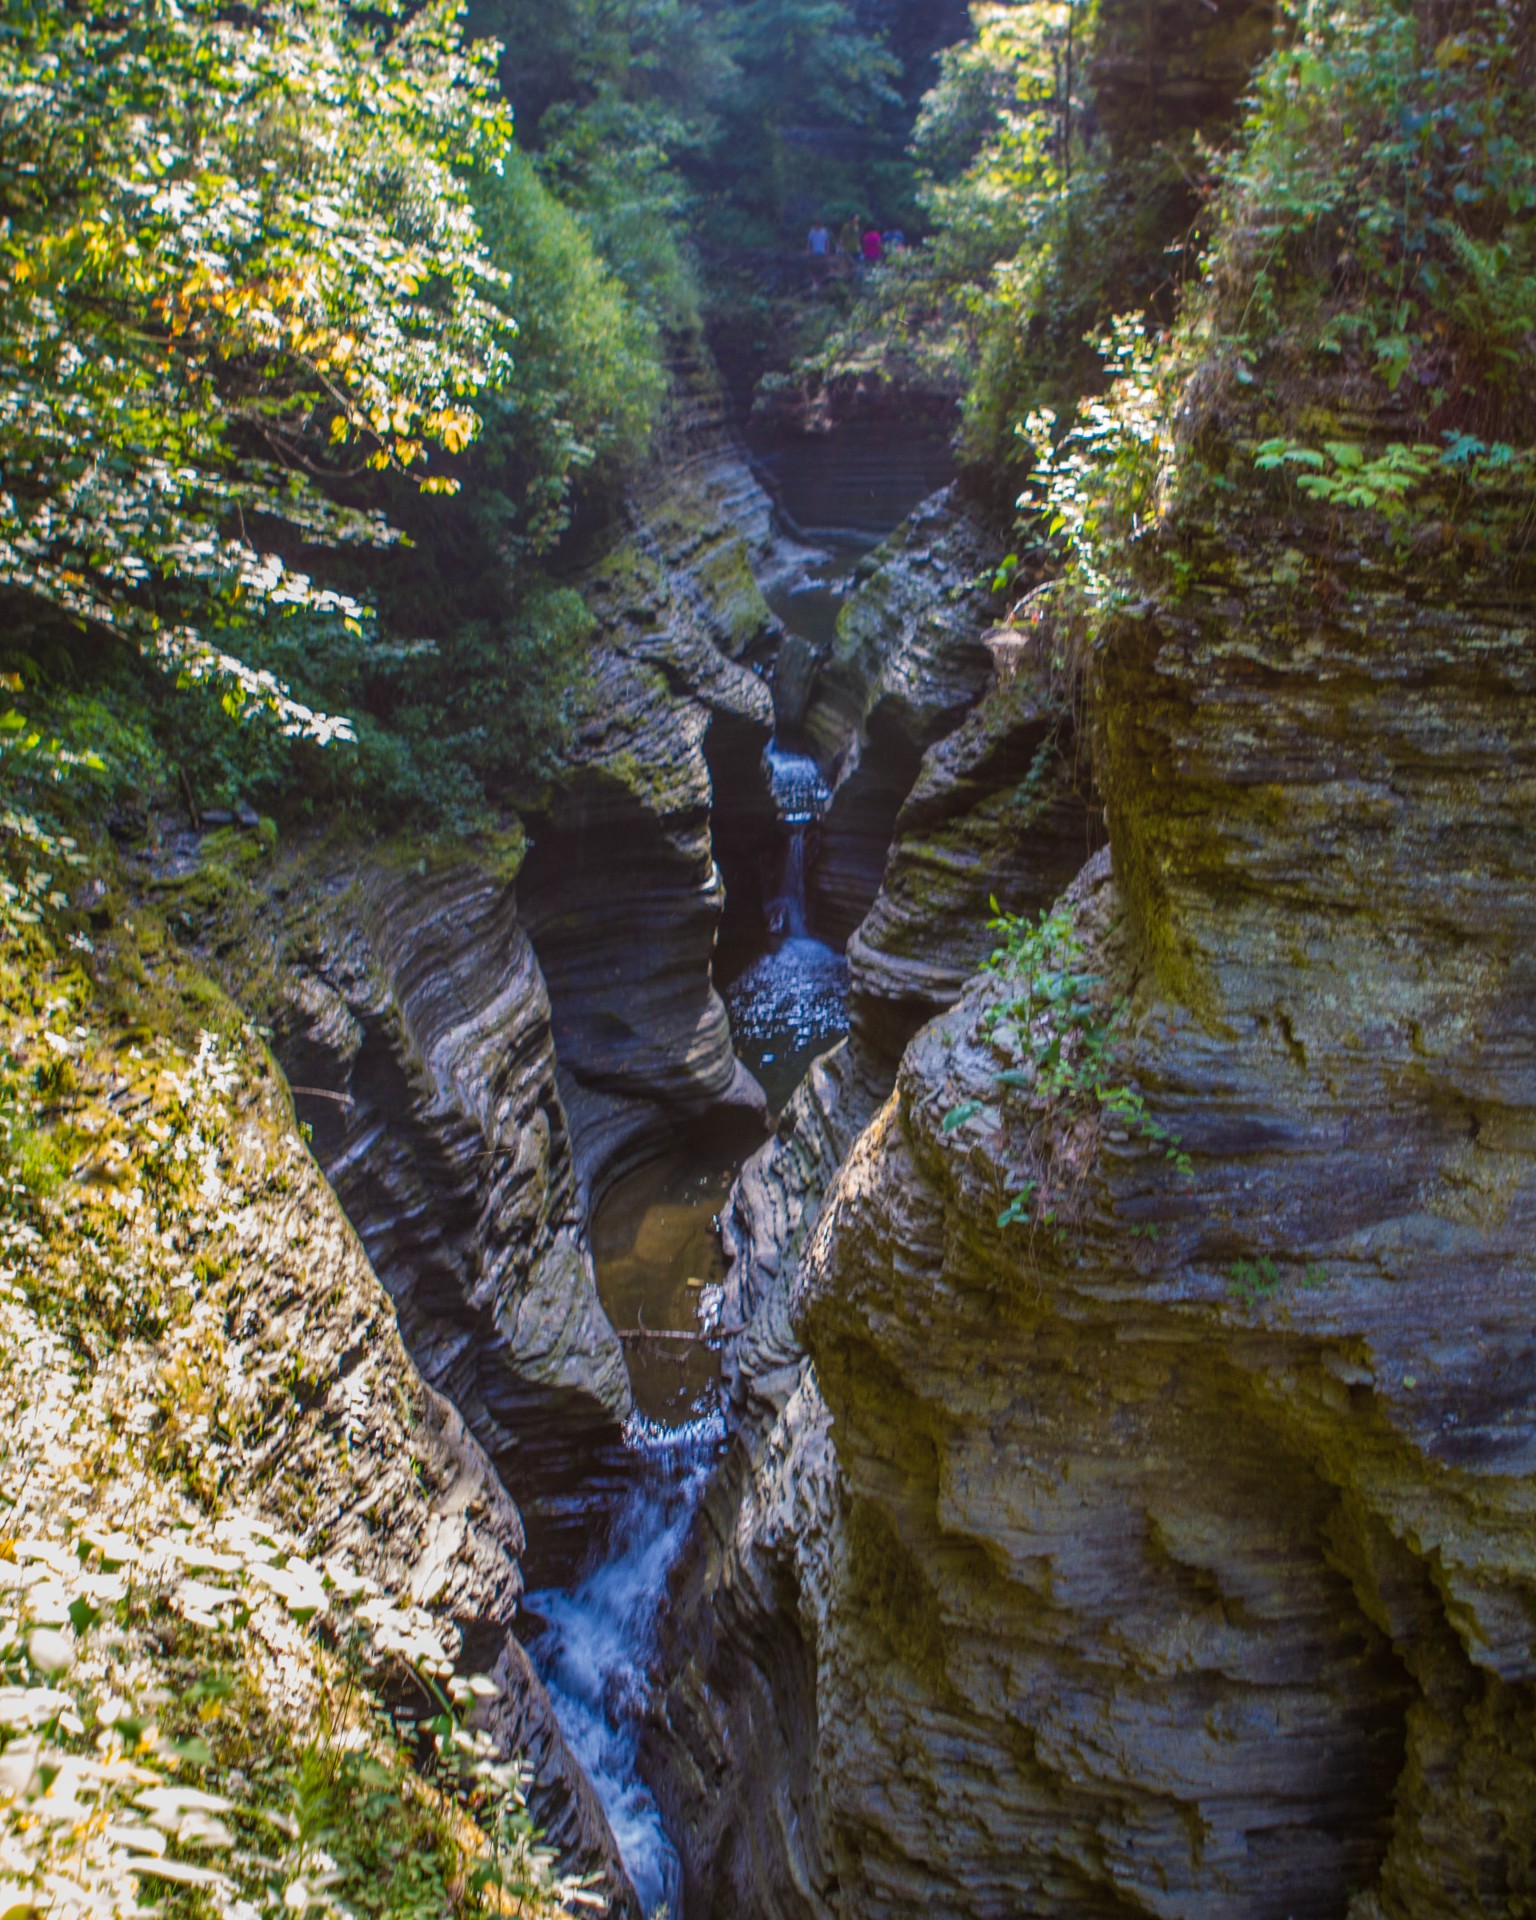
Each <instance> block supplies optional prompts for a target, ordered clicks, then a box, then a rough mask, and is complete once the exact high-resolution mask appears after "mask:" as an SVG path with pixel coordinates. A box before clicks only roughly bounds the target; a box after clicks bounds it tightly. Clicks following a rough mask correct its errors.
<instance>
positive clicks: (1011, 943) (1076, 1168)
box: [940, 901, 1192, 1229]
mask: <svg viewBox="0 0 1536 1920" xmlns="http://www.w3.org/2000/svg"><path fill="white" fill-rule="evenodd" d="M992 905H993V918H992V919H990V920H989V921H988V922H987V925H988V927H989V929H991V930H992V931H993V932H995V933H997V934H999V935H1000V936H1001V939H1000V942H999V945H998V946H997V947H996V948H995V949H994V951H993V953H992V955H991V957H990V959H989V960H988V961H987V963H986V970H987V971H988V972H989V973H992V974H995V975H997V976H998V978H999V979H1001V980H1002V981H1003V982H1005V983H1006V987H1007V992H1006V994H1005V996H1004V998H1002V999H1001V1000H1000V1001H999V1002H998V1003H997V1004H995V1005H994V1006H992V1007H990V1008H989V1009H988V1011H987V1013H986V1015H985V1017H984V1020H983V1031H984V1032H985V1033H986V1034H987V1035H988V1036H989V1037H990V1039H991V1041H992V1044H993V1046H994V1048H995V1049H996V1050H997V1051H998V1052H999V1053H1000V1054H1002V1055H1003V1057H1004V1058H1006V1059H1007V1061H1008V1062H1009V1064H1008V1065H1007V1066H1005V1067H1003V1068H1002V1069H1000V1070H999V1072H998V1073H997V1074H996V1075H995V1076H994V1084H995V1085H996V1086H997V1088H998V1089H999V1094H1000V1098H1001V1100H1002V1101H1003V1102H1004V1103H1006V1102H1007V1101H1008V1100H1009V1098H1010V1096H1013V1097H1016V1098H1019V1099H1021V1100H1022V1102H1023V1105H1024V1108H1025V1109H1026V1110H1027V1112H1028V1114H1029V1117H1030V1126H1031V1153H1032V1157H1033V1159H1034V1163H1035V1164H1036V1166H1037V1167H1038V1169H1039V1171H1038V1173H1037V1174H1036V1175H1035V1176H1033V1177H1031V1178H1030V1179H1029V1180H1027V1181H1026V1182H1025V1183H1024V1184H1023V1185H1022V1186H1021V1187H1019V1188H1018V1189H1017V1190H1016V1191H1015V1192H1014V1193H1012V1194H1011V1195H1010V1196H1009V1198H1008V1201H1007V1204H1006V1205H1005V1206H1004V1208H1003V1210H1002V1212H1001V1213H1000V1214H999V1216H998V1222H997V1224H998V1225H999V1226H1000V1227H1008V1226H1012V1225H1014V1224H1016V1223H1018V1222H1021V1221H1023V1222H1028V1223H1030V1224H1032V1225H1037V1226H1046V1227H1050V1228H1053V1229H1059V1225H1060V1216H1061V1212H1062V1209H1063V1207H1064V1205H1065V1204H1066V1202H1067V1200H1068V1199H1069V1197H1070V1191H1071V1187H1072V1185H1073V1183H1074V1181H1075V1180H1076V1179H1077V1178H1079V1177H1080V1176H1081V1172H1082V1169H1083V1168H1084V1167H1085V1166H1086V1164H1087V1157H1086V1148H1087V1144H1088V1138H1089V1136H1090V1135H1092V1136H1093V1137H1095V1138H1096V1137H1097V1135H1098V1133H1099V1132H1100V1131H1101V1130H1102V1129H1104V1128H1110V1129H1113V1130H1116V1131H1120V1132H1124V1133H1126V1134H1130V1135H1132V1136H1134V1137H1136V1138H1138V1139H1140V1140H1143V1141H1145V1142H1146V1143H1147V1144H1148V1145H1150V1146H1153V1147H1155V1148H1157V1149H1158V1150H1159V1151H1160V1152H1161V1153H1162V1154H1163V1156H1164V1158H1165V1159H1167V1160H1168V1161H1169V1162H1171V1163H1172V1165H1173V1166H1174V1168H1175V1169H1176V1171H1178V1172H1179V1173H1181V1174H1186V1175H1187V1174H1189V1173H1190V1172H1191V1171H1192V1166H1191V1162H1190V1160H1189V1157H1188V1155H1187V1154H1185V1153H1184V1152H1183V1151H1182V1149H1181V1148H1180V1146H1179V1143H1178V1141H1177V1140H1175V1139H1174V1138H1173V1136H1172V1135H1171V1134H1170V1133H1169V1132H1168V1130H1167V1128H1166V1127H1164V1126H1163V1125H1162V1124H1161V1123H1160V1122H1159V1121H1157V1120H1156V1119H1155V1118H1154V1116H1153V1115H1152V1114H1151V1113H1150V1112H1149V1111H1148V1109H1147V1106H1146V1102H1145V1100H1144V1099H1143V1098H1142V1096H1141V1095H1140V1094H1139V1093H1138V1092H1137V1091H1136V1090H1135V1089H1134V1088H1132V1087H1130V1086H1127V1085H1125V1084H1124V1083H1122V1082H1119V1081H1117V1080H1116V1079H1115V1078H1114V1077H1113V1076H1114V1065H1115V1058H1116V1053H1117V1035H1118V1030H1119V1027H1120V1023H1121V1020H1122V1017H1123V1012H1124V1009H1123V1006H1121V1005H1119V1004H1110V1003H1108V1002H1107V1001H1106V997H1105V992H1104V986H1105V983H1104V980H1103V978H1102V976H1100V975H1098V974H1095V973H1091V972H1088V971H1086V970H1085V949H1084V946H1083V941H1082V937H1081V935H1080V934H1079V933H1078V931H1077V928H1076V925H1075V923H1074V921H1073V917H1072V913H1071V910H1070V909H1069V908H1067V907H1056V908H1054V909H1052V910H1049V911H1046V912H1042V913H1041V914H1040V916H1039V918H1038V919H1037V920H1031V919H1029V918H1028V917H1026V916H1022V915H1017V914H1009V913H1003V912H1000V911H999V910H998V908H997V903H996V901H993V903H992ZM989 1112H990V1110H989V1109H988V1107H987V1106H986V1105H985V1103H984V1102H982V1101H979V1100H968V1101H965V1102H963V1103H962V1104H961V1105H959V1106H956V1107H952V1108H951V1109H950V1110H949V1112H948V1113H946V1114H945V1115H944V1116H943V1118H942V1120H941V1122H940V1125H941V1128H942V1131H943V1132H945V1133H946V1134H949V1133H955V1132H957V1131H958V1130H959V1129H960V1128H962V1127H964V1126H967V1125H969V1124H970V1123H971V1122H972V1121H974V1120H976V1119H978V1118H980V1117H982V1116H983V1115H987V1114H989Z"/></svg>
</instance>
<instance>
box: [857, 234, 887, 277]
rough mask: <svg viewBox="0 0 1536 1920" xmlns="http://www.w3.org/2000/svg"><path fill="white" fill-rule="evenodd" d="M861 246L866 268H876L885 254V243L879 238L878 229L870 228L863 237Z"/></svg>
mask: <svg viewBox="0 0 1536 1920" xmlns="http://www.w3.org/2000/svg"><path fill="white" fill-rule="evenodd" d="M862 244H863V253H864V264H865V265H866V266H867V267H878V266H879V264H880V260H881V257H882V255H883V254H884V252H885V242H884V241H883V240H882V239H881V238H880V229H879V228H878V227H871V228H870V229H869V230H868V232H867V233H866V234H865V235H864V239H863V243H862Z"/></svg>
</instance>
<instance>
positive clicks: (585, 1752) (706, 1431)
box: [526, 442, 947, 1920]
mask: <svg viewBox="0 0 1536 1920" xmlns="http://www.w3.org/2000/svg"><path fill="white" fill-rule="evenodd" d="M836 451H837V450H836V449H835V448H834V447H832V446H830V445H828V444H827V443H826V442H823V443H822V444H821V447H820V449H819V458H820V460H821V461H822V463H823V465H824V466H825V467H826V469H827V471H826V472H825V473H824V474H823V475H821V476H820V477H819V478H818V476H817V473H816V471H815V469H814V466H813V467H812V469H811V470H810V471H809V472H808V473H806V472H802V473H798V474H796V475H795V476H794V478H795V480H796V482H797V489H796V492H795V495H794V501H795V504H796V505H797V506H800V507H801V510H802V512H804V511H805V510H806V507H807V505H808V504H809V503H815V504H816V505H819V506H824V507H826V508H830V509H832V510H833V511H834V512H835V513H836V516H837V518H838V519H839V520H840V521H841V522H842V525H841V526H840V527H839V528H838V529H837V530H836V531H831V530H829V532H828V535H827V537H826V540H825V543H824V545H823V546H821V547H819V548H816V549H803V550H802V551H801V552H800V554H799V555H797V559H798V562H799V564H797V565H796V566H795V567H794V568H793V569H791V570H790V571H789V572H787V573H786V574H785V576H784V577H783V578H782V579H781V580H780V581H779V582H778V583H777V585H776V586H775V588H774V590H773V592H772V593H771V595H770V599H771V602H772V604H773V607H774V611H775V612H776V613H778V615H779V617H780V619H781V620H782V621H783V622H784V625H785V627H786V629H787V630H788V631H789V632H790V633H792V634H798V635H801V636H803V637H804V638H805V639H807V640H810V641H811V642H812V643H813V644H824V643H825V642H826V640H827V639H828V638H829V637H830V635H831V632H832V629H833V627H834V626H835V623H836V618H837V612H838V609H839V607H840V606H841V604H842V602H843V599H844V598H845V596H846V594H847V592H848V590H849V586H850V579H849V575H850V573H851V570H852V568H853V566H854V564H855V563H856V562H857V560H858V559H859V558H860V557H861V556H862V555H863V554H864V553H865V552H866V551H867V550H868V548H869V546H870V545H872V544H873V540H874V538H875V536H876V534H877V532H878V531H880V530H881V527H880V525H879V523H881V522H883V528H884V530H888V529H889V527H890V526H893V525H894V524H895V523H896V522H897V521H898V520H899V519H900V518H901V517H902V516H903V515H904V514H905V513H906V512H908V511H910V509H911V508H912V507H913V506H914V505H915V504H916V501H917V499H918V498H919V497H921V494H922V493H923V492H926V491H927V490H929V487H930V486H931V485H937V484H940V483H941V481H942V478H944V477H947V476H943V475H941V476H939V478H938V479H935V478H934V476H933V475H932V474H931V473H930V471H929V465H930V464H931V462H929V463H922V464H920V465H919V467H918V469H917V470H915V471H914V472H913V473H912V474H910V475H908V476H906V485H905V487H904V488H903V487H900V486H898V487H896V488H895V489H893V488H892V487H891V486H890V484H889V474H888V473H886V472H884V470H881V486H880V488H879V490H878V492H877V493H875V494H870V493H869V481H870V478H871V475H872V474H873V473H874V472H875V470H876V469H875V466H874V463H872V462H871V461H870V460H869V459H868V458H867V452H868V450H867V449H865V448H863V447H862V446H860V447H857V448H854V449H850V455H851V458H850V462H849V464H848V466H847V468H846V469H843V470H840V469H839V466H838V460H837V458H836V457H835V456H836ZM767 477H769V478H770V479H771V478H772V476H771V475H769V476H767ZM855 502H856V504H857V509H858V514H857V516H856V515H855V513H854V512H852V511H851V510H850V506H851V503H855ZM857 518H863V519H864V520H865V521H866V523H867V521H868V520H871V519H872V520H875V521H876V522H877V525H876V526H874V527H871V526H869V525H868V524H863V525H859V524H857ZM850 520H855V521H856V524H855V526H854V527H853V528H852V529H850V528H849V526H848V522H849V521H850ZM801 525H803V522H798V523H797V525H796V531H797V533H798V532H799V531H800V527H801ZM763 777H764V780H765V782H766V783H767V785H768V788H769V791H770V793H771V795H772V798H773V802H774V808H775V812H776V814H777V817H778V829H779V830H778V836H777V845H776V847H775V849H774V853H773V856H772V861H773V870H772V872H771V873H768V874H767V875H765V884H764V886H763V889H762V892H763V903H764V911H763V924H762V925H761V926H760V927H757V928H756V929H753V930H751V931H750V932H749V933H748V935H747V936H746V937H745V938H742V937H741V936H739V935H738V937H737V938H736V939H735V940H734V941H731V942H725V943H722V947H721V950H720V952H719V953H718V954H717V964H716V980H717V984H718V985H719V987H720V989H721V992H722V993H723V995H724V998H725V1001H726V1006H727V1010H728V1012H729V1015H730V1021H731V1031H732V1036H733V1040H734V1043H735V1048H736V1052H737V1054H738V1056H739V1057H740V1058H741V1059H742V1060H743V1061H744V1062H745V1063H746V1065H747V1066H748V1068H750V1070H751V1071H752V1073H753V1074H754V1075H755V1076H756V1078H757V1079H758V1081H759V1082H760V1083H761V1085H762V1087H763V1090H764V1092H765V1093H766V1094H767V1096H768V1102H769V1107H770V1109H771V1111H772V1112H773V1113H775V1114H777V1113H779V1112H780V1111H782V1109H783V1107H784V1105H785V1104H786V1103H787V1101H788V1100H789V1097H790V1095H791V1094H792V1093H793V1092H794V1090H795V1088H796V1087H797V1086H798V1085H799V1083H800V1081H801V1080H802V1079H803V1078H804V1076H805V1073H806V1072H807V1070H808V1069H809V1067H810V1065H811V1062H812V1061H813V1060H814V1059H815V1058H816V1056H817V1055H818V1054H820V1053H824V1052H825V1051H827V1049H828V1048H830V1047H832V1046H835V1045H836V1044H837V1042H838V1041H839V1040H841V1039H842V1037H843V1036H844V1034H845V1033H846V1032H847V1029H848V1013H847V998H848V963H847V961H846V959H845V958H844V956H843V954H842V952H841V951H840V950H838V949H837V948H836V947H834V946H832V945H830V944H828V943H827V942H826V941H824V940H822V939H820V938H819V937H818V935H817V932H816V929H815V926H814V924H813V919H812V915H811V913H810V911H809V908H808V905H807V902H808V899H809V881H810V877H811V874H812V871H813V869H814V863H815V858H816V835H817V826H818V823H819V821H820V820H821V818H822V816H823V814H824V812H825V811H826V808H827V807H828V805H829V804H830V802H831V798H832V795H831V791H830V789H829V787H828V785H827V781H826V779H825V777H824V775H823V773H822V770H821V768H820V767H819V766H818V764H817V762H816V761H815V759H814V758H813V757H812V756H811V755H810V754H808V753H804V752H801V751H797V750H796V747H795V745H794V744H793V743H785V742H782V741H780V740H778V739H775V740H774V741H773V742H771V743H770V745H769V747H768V749H767V751H766V752H765V754H764V758H763ZM738 1170H739V1159H732V1160H730V1161H726V1160H723V1159H722V1160H717V1161H711V1160H710V1159H709V1158H708V1157H707V1156H701V1155H700V1154H699V1153H698V1152H697V1151H695V1152H692V1153H689V1154H687V1155H672V1156H669V1157H666V1158H662V1159H659V1160H656V1161H654V1162H652V1163H651V1164H649V1165H647V1166H645V1167H642V1168H640V1169H639V1170H638V1171H636V1172H634V1173H631V1174H630V1175H628V1176H627V1177H626V1178H624V1179H622V1180H620V1181H619V1182H617V1183H616V1184H615V1185H614V1186H613V1187H612V1188H611V1189H610V1190H609V1192H608V1193H607V1194H605V1195H604V1196H603V1198H602V1200H601V1201H600V1203H599V1205H598V1207H597V1209H596V1212H595V1215H594V1218H593V1221H592V1229H591V1231H592V1246H593V1253H594V1257H595V1262H596V1268H597V1280H598V1288H599V1292H600V1294H601V1296H602V1300H603V1304H604V1306H605V1308H606V1309H607V1311H608V1315H609V1318H610V1319H611V1320H612V1322H613V1324H614V1326H615V1327H616V1328H617V1329H618V1330H619V1333H620V1336H621V1338H622V1339H623V1340H624V1344H625V1353H626V1357H627V1359H628V1362H629V1370H630V1378H631V1382H632V1385H633V1389H634V1396H635V1407H636V1412H635V1415H634V1417H633V1419H632V1422H631V1425H630V1429H629V1431H628V1433H627V1436H626V1437H627V1439H628V1441H629V1443H630V1445H631V1447H632V1448H633V1449H634V1452H635V1453H636V1455H637V1456H639V1461H638V1466H639V1471H638V1475H637V1478H636V1481H635V1484H634V1485H633V1487H632V1489H631V1491H630V1492H629V1493H628V1495H627V1496H626V1497H625V1498H624V1499H623V1500H622V1502H621V1503H620V1504H619V1505H618V1507H617V1508H616V1509H614V1510H613V1511H612V1512H611V1513H610V1514H609V1516H608V1517H607V1523H606V1525H605V1526H604V1527H603V1528H602V1530H601V1533H600V1536H599V1538H598V1539H597V1541H596V1542H595V1544H594V1548H593V1551H592V1553H591V1555H590V1557H589V1562H588V1566H587V1569H586V1571H585V1572H584V1573H583V1575H582V1576H581V1577H580V1579H579V1580H578V1581H577V1583H576V1584H575V1585H574V1586H573V1587H570V1588H566V1589H561V1590H546V1591H543V1592H536V1593H530V1594H529V1595H528V1596H527V1600H526V1611H527V1614H528V1616H529V1623H530V1624H531V1625H532V1626H534V1627H535V1628H536V1629H537V1630H536V1633H535V1636H534V1638H533V1639H532V1640H531V1641H530V1643H529V1652H530V1654H531V1656H532V1658H533V1661H534V1664H535V1665H536V1667H537V1668H538V1670H539V1673H540V1675H541V1677H542V1678H543V1680H544V1683H545V1686H546V1688H547V1689H548V1692H549V1695H550V1699H551V1701H552V1702H553V1704H554V1708H555V1712H556V1715H557V1717H558V1719H559V1722H560V1726H561V1729H562V1731H563V1732H564V1734H565V1737H566V1740H567V1742H568V1743H569V1745H570V1747H571V1749H572V1750H573V1752H574V1753H575V1754H576V1756H577V1758H578V1759H579V1760H580V1762H581V1764H582V1766H583V1767H584V1769H585V1770H586V1773H587V1775H588V1777H589V1779H590V1780H591V1782H592V1784H593V1787H594V1788H595V1789H596V1791H597V1794H598V1797H599V1799H600V1800H601V1801H602V1804H603V1807H604V1810H605V1812H606V1813H607V1815H608V1819H609V1823H610V1825H611V1826H612V1828H613V1833H614V1837H615V1839H616V1840H617V1842H618V1845H619V1850H620V1852H621V1854H622V1855H623V1858H624V1863H625V1866H626V1867H627V1868H628V1870H629V1874H630V1878H631V1879H632V1881H633V1882H634V1886H635V1891H636V1893H637V1894H638V1895H639V1899H640V1905H641V1908H642V1911H643V1912H644V1913H645V1914H646V1915H647V1916H650V1915H653V1914H655V1913H657V1912H658V1910H664V1911H665V1912H666V1913H667V1914H668V1915H670V1920H682V1906H681V1868H680V1865H679V1862H678V1858H677V1854H676V1852H675V1850H674V1848H673V1846H672V1843H671V1841H670V1840H669V1839H668V1837H667V1834H666V1832H665V1829H664V1827H663V1824H662V1820H661V1816H660V1813H659V1811H658V1809H657V1806H656V1803H655V1800H654V1799H653V1797H652V1795H651V1793H650V1790H649V1788H648V1787H647V1786H646V1784H645V1782H644V1780H643V1779H642V1778H641V1775H640V1770H639V1762H638V1751H639V1736H640V1721H641V1717H642V1714H643V1709H644V1705H645V1699H646V1693H647V1689H648V1686H649V1667H650V1662H651V1659H652V1656H653V1654H654V1648H655V1637H656V1627H657V1623H658V1620H659V1616H660V1610H661V1607H662V1604H663V1601H664V1599H665V1595H666V1587H667V1579H668V1575H669V1573H670V1570H671V1567H672V1564H673V1561H674V1560H675V1558H676V1556H677V1553H678V1551H679V1549H680V1548H681V1545H682V1543H683V1540H684V1537H685V1535H686V1533H687V1530H688V1526H689V1523H690V1521H691V1519H692V1517H693V1513H694V1510H695V1508H696V1506H697V1504H698V1501H699V1498H700V1497H701V1495H702V1493H703V1490H704V1487H705V1484H706V1482H707V1480H708V1478H709V1475H710V1472H711V1470H712V1468H713V1466H714V1464H715V1462H716V1460H717V1459H718V1457H719V1455H720V1452H721V1450H722V1448H723V1445H724V1442H725V1438H726V1425H725V1415H724V1408H723V1404H722V1399H721V1393H720V1374H721V1360H720V1353H719V1341H718V1340H717V1339H715V1338H712V1337H711V1336H710V1334H709V1332H708V1329H710V1328H712V1327H714V1326H716V1325H718V1322H719V1304H720V1297H721V1283H722V1281H723V1279H724V1275H725V1260H724V1254H723V1251H722V1249H721V1246H720V1239H719V1232H718V1227H717V1219H718V1215H719V1213H720V1210H721V1208H722V1207H723V1206H724V1204H725V1201H726V1197H727V1195H728V1194H729V1192H730V1188H731V1185H732V1183H733V1181H734V1180H735V1177H736V1174H737V1172H738ZM693 1920H704V1917H703V1916H694V1917H693Z"/></svg>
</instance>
